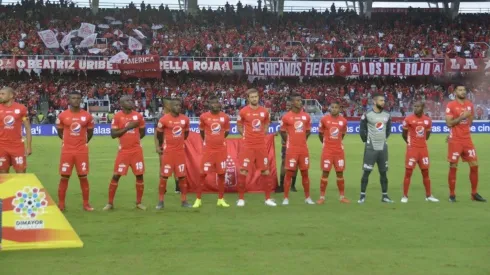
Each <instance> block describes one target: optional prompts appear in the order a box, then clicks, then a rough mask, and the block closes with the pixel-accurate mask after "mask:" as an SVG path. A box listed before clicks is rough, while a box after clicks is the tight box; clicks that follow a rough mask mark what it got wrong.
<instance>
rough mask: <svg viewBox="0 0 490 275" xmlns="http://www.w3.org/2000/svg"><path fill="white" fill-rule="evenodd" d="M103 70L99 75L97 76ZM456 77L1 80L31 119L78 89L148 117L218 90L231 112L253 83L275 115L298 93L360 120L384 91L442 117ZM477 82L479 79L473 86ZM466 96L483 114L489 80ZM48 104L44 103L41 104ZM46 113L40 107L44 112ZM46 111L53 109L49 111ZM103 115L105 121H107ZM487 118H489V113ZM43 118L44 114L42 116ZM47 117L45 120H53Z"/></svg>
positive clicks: (396, 110) (401, 108)
mask: <svg viewBox="0 0 490 275" xmlns="http://www.w3.org/2000/svg"><path fill="white" fill-rule="evenodd" d="M99 74H101V75H99ZM451 83H454V80H453V79H447V80H445V79H432V78H427V79H420V78H418V79H405V80H402V79H396V78H370V79H367V78H366V79H350V80H349V79H344V78H331V79H317V78H312V79H303V80H302V81H300V80H298V79H282V80H265V79H264V80H257V79H256V80H255V81H254V82H249V81H248V79H247V78H246V77H243V76H240V75H234V76H222V75H206V74H187V73H179V74H174V73H172V74H164V77H163V78H162V79H161V80H151V81H147V80H145V81H137V80H120V79H119V76H113V75H110V74H106V73H104V72H95V71H94V72H90V74H89V75H88V76H87V75H84V74H81V75H79V74H78V73H73V74H63V75H58V74H49V73H45V74H42V75H41V76H40V77H38V76H37V75H35V74H34V73H32V74H28V73H26V72H22V73H12V72H10V73H7V72H6V71H0V85H2V86H10V87H13V88H14V89H15V90H16V91H17V100H18V101H19V102H20V103H22V104H25V105H27V106H28V108H29V112H30V114H31V116H32V118H33V119H34V118H38V116H39V114H38V111H39V110H49V112H47V113H46V114H42V115H43V116H44V117H46V118H48V117H51V118H52V116H56V114H57V113H59V112H60V111H61V110H64V109H66V108H67V104H68V101H67V95H68V92H69V91H79V92H81V93H82V94H83V96H84V100H87V99H99V100H102V99H107V100H108V101H109V102H110V104H111V112H113V111H115V110H118V109H120V107H119V103H118V100H119V98H120V97H121V96H122V95H131V96H132V97H133V98H134V99H135V102H136V108H137V111H139V112H142V113H144V115H145V117H146V118H147V119H148V120H151V119H152V118H154V117H158V116H159V115H160V113H161V111H162V101H161V98H162V97H180V98H182V100H183V109H184V111H185V113H186V115H187V116H189V117H198V116H199V115H201V114H202V113H203V112H205V111H206V110H207V107H206V99H207V97H208V96H210V95H217V96H218V97H219V98H220V101H221V103H222V104H223V109H224V111H225V112H226V113H228V114H229V115H230V116H233V117H234V116H236V115H237V112H238V110H239V109H240V108H241V107H242V106H244V105H245V104H246V100H245V96H244V95H245V91H246V90H247V89H249V88H251V87H254V88H257V89H258V90H259V91H260V93H261V101H262V102H261V103H262V104H263V105H264V106H265V107H267V108H269V109H270V110H271V113H272V115H273V119H274V120H278V119H279V117H280V116H281V115H282V114H283V113H284V111H285V109H286V99H287V97H288V96H289V95H290V94H292V93H300V94H301V95H302V96H303V97H304V98H305V99H309V100H310V101H312V102H315V103H316V102H318V103H317V106H319V108H321V110H319V111H320V115H321V114H322V113H325V112H327V111H328V106H329V104H330V103H331V102H333V101H340V102H341V104H342V106H343V112H344V116H346V117H347V118H349V119H356V118H357V119H358V118H359V117H360V116H361V115H362V113H363V112H365V111H366V110H367V108H369V105H370V98H371V96H372V95H373V94H378V93H381V94H384V95H385V96H386V108H385V109H386V110H389V111H391V112H392V115H393V116H394V117H403V116H405V115H406V113H407V112H409V111H410V110H411V106H412V104H413V103H414V102H415V100H423V101H425V102H426V105H427V111H428V112H429V113H430V115H431V116H432V117H433V118H434V119H442V118H443V117H444V106H445V103H446V102H447V101H448V100H449V99H451V96H452V91H453V86H452V85H451ZM473 83H479V84H478V85H475V84H473ZM466 84H467V85H468V90H469V95H468V97H469V98H470V99H471V100H473V101H474V102H475V105H477V106H481V114H479V115H480V118H483V116H484V115H485V114H486V113H488V112H487V111H486V106H490V101H489V100H490V81H489V80H481V79H471V78H469V77H468V79H467V81H466ZM43 104H46V105H43ZM41 112H42V111H41ZM48 114H51V115H49V116H48ZM105 115H107V114H103V116H104V117H101V118H99V119H100V120H101V121H104V122H105V121H109V120H110V117H109V118H108V119H104V118H105ZM485 118H486V117H485ZM40 120H43V119H40ZM50 122H51V121H50V120H46V121H45V123H50Z"/></svg>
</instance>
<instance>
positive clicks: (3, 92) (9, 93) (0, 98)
mask: <svg viewBox="0 0 490 275" xmlns="http://www.w3.org/2000/svg"><path fill="white" fill-rule="evenodd" d="M14 97H15V91H14V89H12V88H10V87H4V88H2V89H0V104H9V103H11V102H12V101H13V100H14Z"/></svg>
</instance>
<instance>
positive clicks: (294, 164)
mask: <svg viewBox="0 0 490 275" xmlns="http://www.w3.org/2000/svg"><path fill="white" fill-rule="evenodd" d="M298 168H299V170H300V171H304V170H308V169H309V168H310V159H309V154H308V153H303V154H293V153H288V152H286V158H285V159H284V169H286V170H288V171H296V170H297V169H298Z"/></svg>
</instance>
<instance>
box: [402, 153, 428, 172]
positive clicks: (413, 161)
mask: <svg viewBox="0 0 490 275" xmlns="http://www.w3.org/2000/svg"><path fill="white" fill-rule="evenodd" d="M417 164H418V165H419V167H420V169H421V170H425V169H429V166H430V162H429V151H428V150H427V148H407V152H406V153H405V168H407V169H414V168H415V167H416V166H417Z"/></svg>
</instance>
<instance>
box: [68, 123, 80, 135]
mask: <svg viewBox="0 0 490 275" xmlns="http://www.w3.org/2000/svg"><path fill="white" fill-rule="evenodd" d="M81 130H82V125H80V123H78V122H73V123H72V124H71V125H70V131H71V132H72V133H75V134H78V133H80V131H81Z"/></svg>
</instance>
